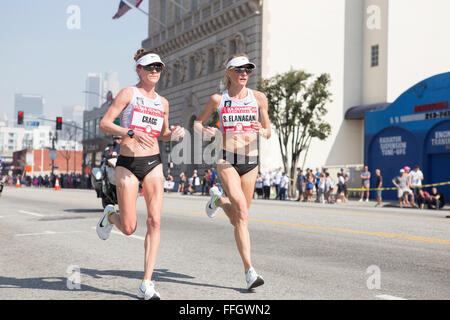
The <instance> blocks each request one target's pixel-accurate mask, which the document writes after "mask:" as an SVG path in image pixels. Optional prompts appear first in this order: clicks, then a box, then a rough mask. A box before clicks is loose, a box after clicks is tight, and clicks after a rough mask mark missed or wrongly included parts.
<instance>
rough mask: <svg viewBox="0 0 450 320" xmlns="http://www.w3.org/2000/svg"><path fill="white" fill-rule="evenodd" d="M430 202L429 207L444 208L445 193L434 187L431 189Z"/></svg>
mask: <svg viewBox="0 0 450 320" xmlns="http://www.w3.org/2000/svg"><path fill="white" fill-rule="evenodd" d="M430 198H431V199H430V202H429V204H428V209H433V208H434V209H436V210H439V209H442V207H443V206H444V205H445V199H444V195H443V194H442V193H440V192H438V191H437V189H436V188H432V189H431V194H430Z"/></svg>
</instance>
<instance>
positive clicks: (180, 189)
mask: <svg viewBox="0 0 450 320" xmlns="http://www.w3.org/2000/svg"><path fill="white" fill-rule="evenodd" d="M185 183H186V176H185V175H184V172H181V173H180V184H179V185H178V192H181V193H184V185H185Z"/></svg>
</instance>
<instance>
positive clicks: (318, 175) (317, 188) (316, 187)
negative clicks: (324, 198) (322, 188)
mask: <svg viewBox="0 0 450 320" xmlns="http://www.w3.org/2000/svg"><path fill="white" fill-rule="evenodd" d="M320 177H321V174H320V170H319V168H316V173H315V174H314V179H315V181H314V188H315V189H316V200H317V201H319V200H318V199H319V182H320Z"/></svg>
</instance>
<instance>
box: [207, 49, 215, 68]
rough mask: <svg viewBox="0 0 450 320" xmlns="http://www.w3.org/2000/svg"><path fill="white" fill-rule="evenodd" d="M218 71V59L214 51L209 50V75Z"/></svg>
mask: <svg viewBox="0 0 450 320" xmlns="http://www.w3.org/2000/svg"><path fill="white" fill-rule="evenodd" d="M215 69H216V59H215V54H214V49H209V50H208V73H213V72H214V71H215Z"/></svg>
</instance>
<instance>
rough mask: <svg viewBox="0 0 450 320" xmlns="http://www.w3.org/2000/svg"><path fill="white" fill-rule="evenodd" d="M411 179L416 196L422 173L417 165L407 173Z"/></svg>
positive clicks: (420, 185) (420, 186) (419, 187)
mask: <svg viewBox="0 0 450 320" xmlns="http://www.w3.org/2000/svg"><path fill="white" fill-rule="evenodd" d="M409 177H410V179H411V187H412V188H413V190H414V192H415V194H416V196H417V193H418V192H419V190H420V189H421V188H422V180H423V173H422V171H421V170H420V168H419V166H418V165H415V166H414V170H413V171H411V172H410V173H409Z"/></svg>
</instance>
